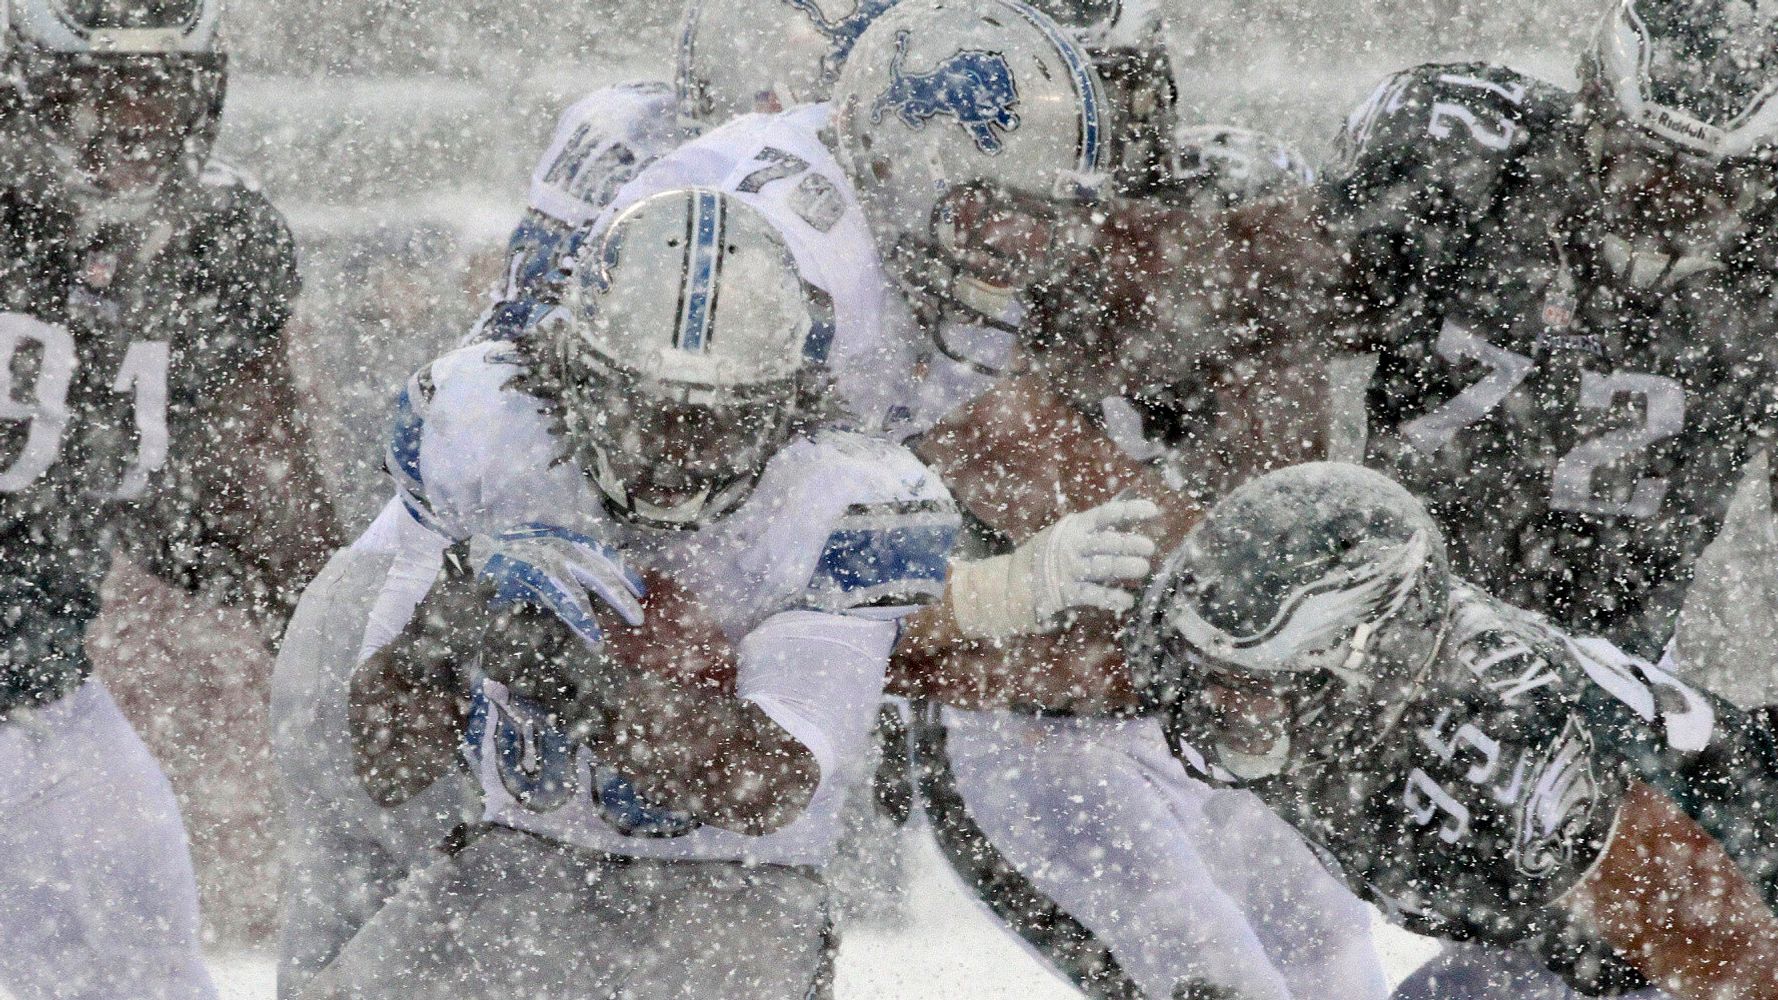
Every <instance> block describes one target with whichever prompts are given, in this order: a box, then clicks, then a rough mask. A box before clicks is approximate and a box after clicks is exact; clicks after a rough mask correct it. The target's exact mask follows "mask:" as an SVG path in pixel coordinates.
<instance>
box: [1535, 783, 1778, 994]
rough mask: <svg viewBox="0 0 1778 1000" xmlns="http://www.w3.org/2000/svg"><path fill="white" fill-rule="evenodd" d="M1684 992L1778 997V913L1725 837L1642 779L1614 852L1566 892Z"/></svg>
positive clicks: (1666, 983) (1667, 985) (1626, 805)
mask: <svg viewBox="0 0 1778 1000" xmlns="http://www.w3.org/2000/svg"><path fill="white" fill-rule="evenodd" d="M1562 902H1563V904H1564V905H1565V906H1566V907H1567V908H1568V909H1569V910H1570V911H1571V912H1572V913H1574V914H1575V915H1576V916H1578V917H1579V918H1581V919H1582V920H1583V921H1585V922H1586V923H1587V924H1588V925H1589V926H1591V927H1593V928H1594V929H1595V930H1596V931H1597V933H1598V934H1599V935H1600V936H1601V937H1602V938H1603V939H1604V940H1605V941H1606V942H1607V943H1609V944H1610V945H1611V946H1612V947H1613V949H1615V950H1616V951H1617V952H1618V954H1619V955H1621V956H1623V957H1624V958H1625V959H1626V960H1627V961H1629V962H1630V963H1631V964H1632V965H1634V966H1636V968H1637V969H1638V970H1639V971H1641V972H1642V973H1643V975H1645V976H1647V977H1648V978H1649V980H1650V981H1651V982H1654V983H1655V984H1656V985H1659V986H1660V987H1662V988H1663V989H1665V990H1666V991H1667V992H1668V993H1670V994H1672V995H1673V996H1674V997H1677V998H1679V1000H1718V998H1721V997H1735V998H1737V1000H1770V998H1778V918H1774V916H1773V914H1772V912H1771V910H1769V909H1768V908H1767V907H1766V905H1765V903H1764V902H1763V901H1762V900H1761V898H1760V893H1759V892H1758V891H1757V890H1756V889H1755V888H1754V887H1753V886H1752V885H1751V884H1750V883H1749V881H1748V880H1747V878H1746V877H1745V876H1744V875H1743V874H1742V873H1741V870H1740V869H1739V868H1738V867H1737V866H1736V865H1735V863H1734V861H1733V860H1731V859H1730V857H1729V856H1728V854H1727V852H1726V851H1724V849H1723V847H1722V845H1721V844H1720V843H1719V842H1718V841H1716V840H1715V839H1714V838H1713V837H1711V836H1710V835H1709V834H1708V833H1706V832H1705V831H1704V829H1703V828H1702V827H1701V826H1699V825H1698V824H1697V823H1696V822H1695V821H1694V820H1692V818H1691V817H1690V816H1688V815H1686V813H1685V811H1684V810H1682V809H1680V808H1679V807H1678V806H1677V805H1675V804H1674V803H1673V801H1672V800H1671V799H1669V798H1667V797H1666V796H1665V795H1663V794H1661V793H1660V792H1658V791H1655V790H1654V789H1652V788H1650V787H1648V786H1647V785H1643V784H1639V783H1638V784H1632V785H1631V787H1630V790H1629V792H1628V794H1627V795H1626V796H1625V798H1624V800H1623V802H1622V804H1621V805H1620V806H1619V808H1618V813H1617V822H1616V825H1615V827H1614V828H1613V831H1612V835H1611V839H1610V840H1609V841H1608V842H1607V844H1606V848H1605V853H1604V854H1603V855H1602V856H1601V857H1600V858H1599V860H1598V862H1597V863H1596V864H1595V865H1594V866H1593V868H1592V870H1591V871H1589V872H1588V873H1587V876H1586V877H1585V879H1584V880H1583V881H1582V882H1581V883H1580V884H1579V885H1578V886H1576V887H1575V888H1574V889H1573V890H1572V891H1570V892H1569V894H1568V895H1567V896H1566V897H1564V899H1563V900H1562Z"/></svg>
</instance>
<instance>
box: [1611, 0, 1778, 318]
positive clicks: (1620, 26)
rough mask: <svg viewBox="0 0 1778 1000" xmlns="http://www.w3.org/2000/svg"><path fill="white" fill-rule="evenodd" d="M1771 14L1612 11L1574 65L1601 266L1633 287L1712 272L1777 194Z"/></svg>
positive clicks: (1723, 2) (1729, 6)
mask: <svg viewBox="0 0 1778 1000" xmlns="http://www.w3.org/2000/svg"><path fill="white" fill-rule="evenodd" d="M1775 94H1778V10H1774V9H1773V8H1771V7H1770V6H1769V5H1760V4H1756V3H1753V2H1751V0H1616V2H1614V3H1612V4H1611V6H1610V8H1609V9H1608V11H1607V13H1606V16H1605V18H1604V20H1603V22H1602V23H1601V24H1600V27H1599V31H1598V34H1597V35H1596V36H1595V39H1594V44H1593V46H1592V49H1591V51H1590V52H1589V53H1588V54H1587V55H1586V57H1585V58H1584V59H1583V60H1582V63H1581V97H1582V100H1581V106H1582V109H1583V112H1584V114H1585V118H1586V125H1587V129H1588V141H1589V148H1590V152H1591V153H1592V155H1593V156H1594V158H1595V162H1596V164H1597V166H1598V170H1599V177H1600V183H1601V185H1602V187H1603V188H1604V193H1605V195H1606V206H1605V209H1606V212H1607V216H1608V218H1607V222H1608V223H1609V228H1611V229H1612V230H1613V233H1614V236H1613V237H1612V238H1610V240H1609V241H1608V242H1609V243H1610V245H1608V246H1607V247H1606V251H1607V257H1608V262H1610V263H1612V264H1613V266H1614V267H1615V268H1617V269H1618V270H1619V271H1621V272H1623V273H1625V274H1626V275H1627V276H1629V277H1630V278H1631V279H1632V280H1633V283H1634V284H1636V285H1638V286H1650V285H1655V284H1658V283H1662V282H1669V281H1671V280H1674V279H1675V278H1676V277H1684V276H1685V274H1687V273H1695V272H1696V271H1697V270H1701V269H1708V268H1711V267H1714V266H1715V256H1716V253H1717V251H1718V250H1719V249H1720V248H1721V247H1722V246H1723V245H1724V244H1725V243H1726V242H1727V240H1728V239H1729V238H1730V237H1731V236H1732V235H1734V233H1736V232H1737V231H1739V230H1740V229H1741V228H1742V226H1743V225H1744V224H1745V220H1746V218H1747V217H1748V216H1749V215H1750V214H1751V213H1752V212H1754V211H1755V210H1756V209H1759V208H1761V207H1762V206H1768V205H1769V202H1770V201H1771V199H1772V198H1773V195H1774V191H1778V184H1774V178H1775V177H1778V173H1775V168H1778V162H1775V157H1778V148H1775V146H1778V100H1774V99H1773V98H1774V95H1775Z"/></svg>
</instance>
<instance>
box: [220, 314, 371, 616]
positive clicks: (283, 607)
mask: <svg viewBox="0 0 1778 1000" xmlns="http://www.w3.org/2000/svg"><path fill="white" fill-rule="evenodd" d="M207 409H208V411H209V413H208V415H207V417H206V418H205V421H204V424H205V426H206V427H207V428H208V431H207V436H208V438H209V440H208V441H207V442H206V444H207V446H208V447H207V448H206V449H205V451H204V456H203V461H201V462H199V463H197V464H196V467H195V468H194V469H193V481H194V485H195V488H196V489H197V491H198V494H199V495H200V496H202V497H204V498H206V500H205V501H204V518H205V520H206V522H207V523H206V527H207V529H208V534H209V535H210V536H211V537H212V539H213V540H214V543H215V544H216V545H217V546H218V547H219V548H221V549H223V550H225V551H226V552H227V553H228V555H229V559H228V562H229V563H230V564H231V565H232V566H233V567H235V572H234V578H233V580H232V581H231V586H230V587H229V589H228V595H229V596H230V597H231V598H232V599H233V601H235V602H238V603H240V604H241V606H242V607H244V608H245V609H246V610H247V611H248V612H249V613H250V614H252V615H253V616H254V617H255V618H256V619H257V620H258V621H259V622H260V624H261V625H262V626H263V628H264V630H265V631H266V633H267V634H268V635H276V634H279V633H281V632H282V628H283V623H284V622H285V621H286V620H288V618H289V616H290V613H291V611H293V610H294V609H295V607H296V601H297V599H298V598H299V597H300V596H301V595H302V589H303V587H304V586H305V585H307V583H308V581H309V580H311V579H313V578H314V576H315V574H316V573H318V572H320V569H321V566H322V565H323V564H324V563H325V562H326V561H327V558H328V556H329V555H330V554H331V553H332V552H333V551H334V550H335V549H337V548H338V547H339V545H340V544H341V543H342V541H343V539H342V538H341V535H340V529H339V524H338V521H337V520H336V518H335V515H334V509H333V504H332V502H331V501H330V500H329V499H328V496H327V490H326V487H325V484H324V483H323V481H322V478H321V473H320V470H319V469H318V468H317V466H316V462H315V458H314V454H315V453H314V448H313V442H312V440H311V438H310V435H309V433H308V430H307V428H306V427H305V426H304V424H303V422H302V419H301V416H300V414H301V403H300V401H299V398H298V394H297V392H296V389H295V385H294V383H293V381H292V379H291V373H290V367H289V362H288V358H287V357H286V354H285V351H284V340H283V338H282V337H279V338H278V339H277V341H276V342H275V346H274V347H272V348H271V349H268V350H267V351H265V352H262V353H260V354H259V355H256V356H255V357H254V358H253V359H252V360H251V361H250V362H249V363H247V364H246V365H244V366H243V367H242V368H241V369H240V370H239V372H238V376H237V377H236V378H234V379H231V380H230V381H229V382H227V383H226V384H225V385H223V386H222V387H220V389H219V391H218V395H217V398H216V400H215V401H214V402H213V404H212V405H210V406H209V407H207ZM201 573H202V570H201V569H200V574H201Z"/></svg>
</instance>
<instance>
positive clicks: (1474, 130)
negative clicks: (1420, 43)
mask: <svg viewBox="0 0 1778 1000" xmlns="http://www.w3.org/2000/svg"><path fill="white" fill-rule="evenodd" d="M1566 112H1567V107H1566V95H1564V94H1563V93H1562V92H1561V91H1558V90H1556V89H1555V88H1553V87H1550V86H1549V85H1547V84H1543V83H1541V82H1538V81H1536V80H1533V79H1531V78H1530V77H1526V76H1524V75H1522V74H1519V73H1517V72H1514V71H1513V70H1510V69H1506V68H1504V67H1500V66H1490V65H1486V64H1482V63H1457V64H1429V65H1424V66H1416V67H1414V68H1412V69H1407V70H1403V71H1401V72H1399V73H1396V74H1394V75H1392V76H1390V77H1388V78H1386V79H1385V80H1383V81H1382V82H1381V83H1380V84H1378V85H1377V87H1376V89H1375V90H1373V91H1372V92H1371V95H1370V97H1368V98H1367V99H1366V100H1365V101H1364V102H1363V103H1362V104H1360V105H1359V107H1358V108H1357V109H1356V110H1354V111H1353V112H1352V114H1351V115H1350V116H1349V117H1348V118H1347V121H1346V124H1345V127H1344V129H1343V130H1342V132H1341V135H1340V139H1339V143H1338V154H1337V162H1336V164H1335V165H1334V166H1333V167H1332V168H1331V169H1330V170H1328V172H1327V173H1326V175H1325V177H1324V179H1323V181H1322V194H1323V203H1324V205H1325V206H1326V209H1325V210H1326V212H1327V219H1326V224H1327V227H1328V229H1329V230H1330V231H1331V232H1332V233H1333V234H1334V235H1335V236H1336V238H1337V239H1338V240H1339V241H1340V243H1341V244H1342V245H1343V246H1345V247H1347V249H1348V252H1349V254H1350V256H1351V270H1350V273H1349V281H1350V286H1349V287H1348V288H1347V289H1346V294H1345V296H1344V298H1346V299H1347V300H1348V301H1347V303H1346V305H1347V307H1348V308H1350V309H1353V310H1355V311H1357V312H1359V313H1362V312H1363V311H1365V310H1369V309H1377V308H1390V307H1394V306H1397V305H1399V304H1401V303H1403V302H1404V301H1411V300H1412V298H1413V297H1415V296H1416V295H1417V294H1422V293H1423V292H1422V289H1423V287H1424V286H1426V285H1428V284H1430V283H1431V282H1432V281H1433V280H1434V279H1436V276H1437V274H1438V272H1439V270H1440V269H1441V267H1443V266H1445V265H1446V264H1447V263H1450V262H1454V261H1455V260H1456V259H1458V258H1460V257H1461V255H1462V254H1463V253H1464V252H1465V250H1466V248H1467V244H1468V240H1469V239H1470V237H1471V235H1472V233H1473V231H1474V228H1475V225H1476V223H1477V221H1478V220H1480V219H1482V218H1484V217H1486V216H1487V215H1488V213H1490V212H1491V211H1493V210H1494V206H1495V203H1496V199H1497V198H1498V196H1499V192H1500V190H1501V189H1502V188H1503V187H1504V186H1505V185H1507V184H1509V183H1511V182H1512V180H1513V178H1514V177H1515V175H1516V174H1517V173H1519V172H1522V171H1524V170H1525V169H1528V167H1527V164H1528V163H1530V162H1532V161H1534V160H1535V158H1536V154H1537V153H1538V152H1539V151H1540V150H1541V149H1542V148H1543V147H1544V146H1545V145H1547V144H1548V143H1549V142H1551V141H1552V140H1553V139H1555V138H1556V137H1557V133H1559V132H1561V131H1562V130H1563V129H1565V128H1567V126H1566V124H1565V120H1566V117H1567V114H1566Z"/></svg>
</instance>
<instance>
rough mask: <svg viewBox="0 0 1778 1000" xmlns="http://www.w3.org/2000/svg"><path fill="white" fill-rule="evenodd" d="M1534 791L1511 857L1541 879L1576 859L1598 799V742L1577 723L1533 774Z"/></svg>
mask: <svg viewBox="0 0 1778 1000" xmlns="http://www.w3.org/2000/svg"><path fill="white" fill-rule="evenodd" d="M1529 786H1530V790H1529V791H1527V792H1526V793H1525V798H1524V800H1523V801H1522V802H1521V803H1520V804H1519V809H1518V829H1517V831H1516V834H1515V836H1514V840H1513V848H1512V856H1513V862H1514V864H1515V865H1517V867H1518V869H1519V871H1520V872H1522V873H1524V874H1526V875H1529V876H1531V877H1533V878H1542V877H1544V876H1547V875H1549V874H1550V873H1551V872H1554V871H1555V870H1556V869H1557V868H1558V867H1559V866H1561V865H1565V864H1567V863H1569V862H1571V861H1573V860H1574V855H1575V848H1576V846H1577V842H1578V840H1579V838H1580V837H1581V836H1582V835H1583V834H1585V833H1586V830H1587V826H1588V825H1589V824H1590V823H1591V822H1592V819H1593V806H1594V803H1596V802H1597V801H1598V800H1599V782H1598V779H1596V778H1595V777H1594V776H1593V740H1592V738H1591V737H1590V736H1588V735H1587V733H1586V731H1585V730H1584V729H1582V728H1581V727H1580V726H1579V725H1577V724H1576V723H1575V721H1574V720H1573V719H1570V720H1568V726H1567V728H1565V729H1564V730H1563V731H1562V736H1561V738H1560V739H1558V740H1556V743H1555V745H1554V746H1553V747H1551V748H1550V750H1549V751H1548V753H1546V754H1545V755H1544V758H1543V760H1541V761H1539V762H1538V764H1537V766H1536V767H1535V768H1533V769H1532V773H1531V780H1530V783H1529Z"/></svg>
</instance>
